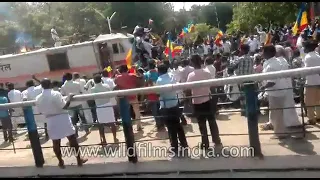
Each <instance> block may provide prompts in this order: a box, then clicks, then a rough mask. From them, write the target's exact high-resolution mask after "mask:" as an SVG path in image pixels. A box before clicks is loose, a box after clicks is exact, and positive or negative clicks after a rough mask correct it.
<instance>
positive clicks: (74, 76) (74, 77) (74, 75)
mask: <svg viewBox="0 0 320 180" xmlns="http://www.w3.org/2000/svg"><path fill="white" fill-rule="evenodd" d="M73 79H74V80H76V79H80V74H79V73H77V72H74V73H73Z"/></svg>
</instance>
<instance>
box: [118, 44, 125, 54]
mask: <svg viewBox="0 0 320 180" xmlns="http://www.w3.org/2000/svg"><path fill="white" fill-rule="evenodd" d="M119 47H120V53H124V48H123V46H122V44H121V43H119Z"/></svg>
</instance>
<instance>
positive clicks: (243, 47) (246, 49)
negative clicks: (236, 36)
mask: <svg viewBox="0 0 320 180" xmlns="http://www.w3.org/2000/svg"><path fill="white" fill-rule="evenodd" d="M240 50H241V51H242V52H243V53H244V54H248V53H249V51H250V46H249V45H248V44H242V45H241V46H240Z"/></svg>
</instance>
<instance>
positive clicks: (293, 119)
mask: <svg viewBox="0 0 320 180" xmlns="http://www.w3.org/2000/svg"><path fill="white" fill-rule="evenodd" d="M275 47H276V51H277V54H276V57H277V58H278V59H279V60H280V63H281V66H282V70H288V69H289V63H288V62H287V60H286V59H285V55H286V52H285V49H284V48H283V47H282V46H281V45H276V46H275ZM285 80H286V88H288V89H287V90H286V93H285V96H286V98H285V102H284V104H285V107H286V108H289V107H295V102H294V94H293V89H292V78H286V79H285ZM283 112H284V124H285V126H286V127H296V126H299V125H301V123H300V121H299V117H298V114H297V111H296V109H295V108H290V109H284V110H283Z"/></svg>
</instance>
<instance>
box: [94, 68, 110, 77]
mask: <svg viewBox="0 0 320 180" xmlns="http://www.w3.org/2000/svg"><path fill="white" fill-rule="evenodd" d="M101 75H102V77H108V76H109V73H108V71H105V70H103V71H102V72H101ZM94 76H95V75H94Z"/></svg>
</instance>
